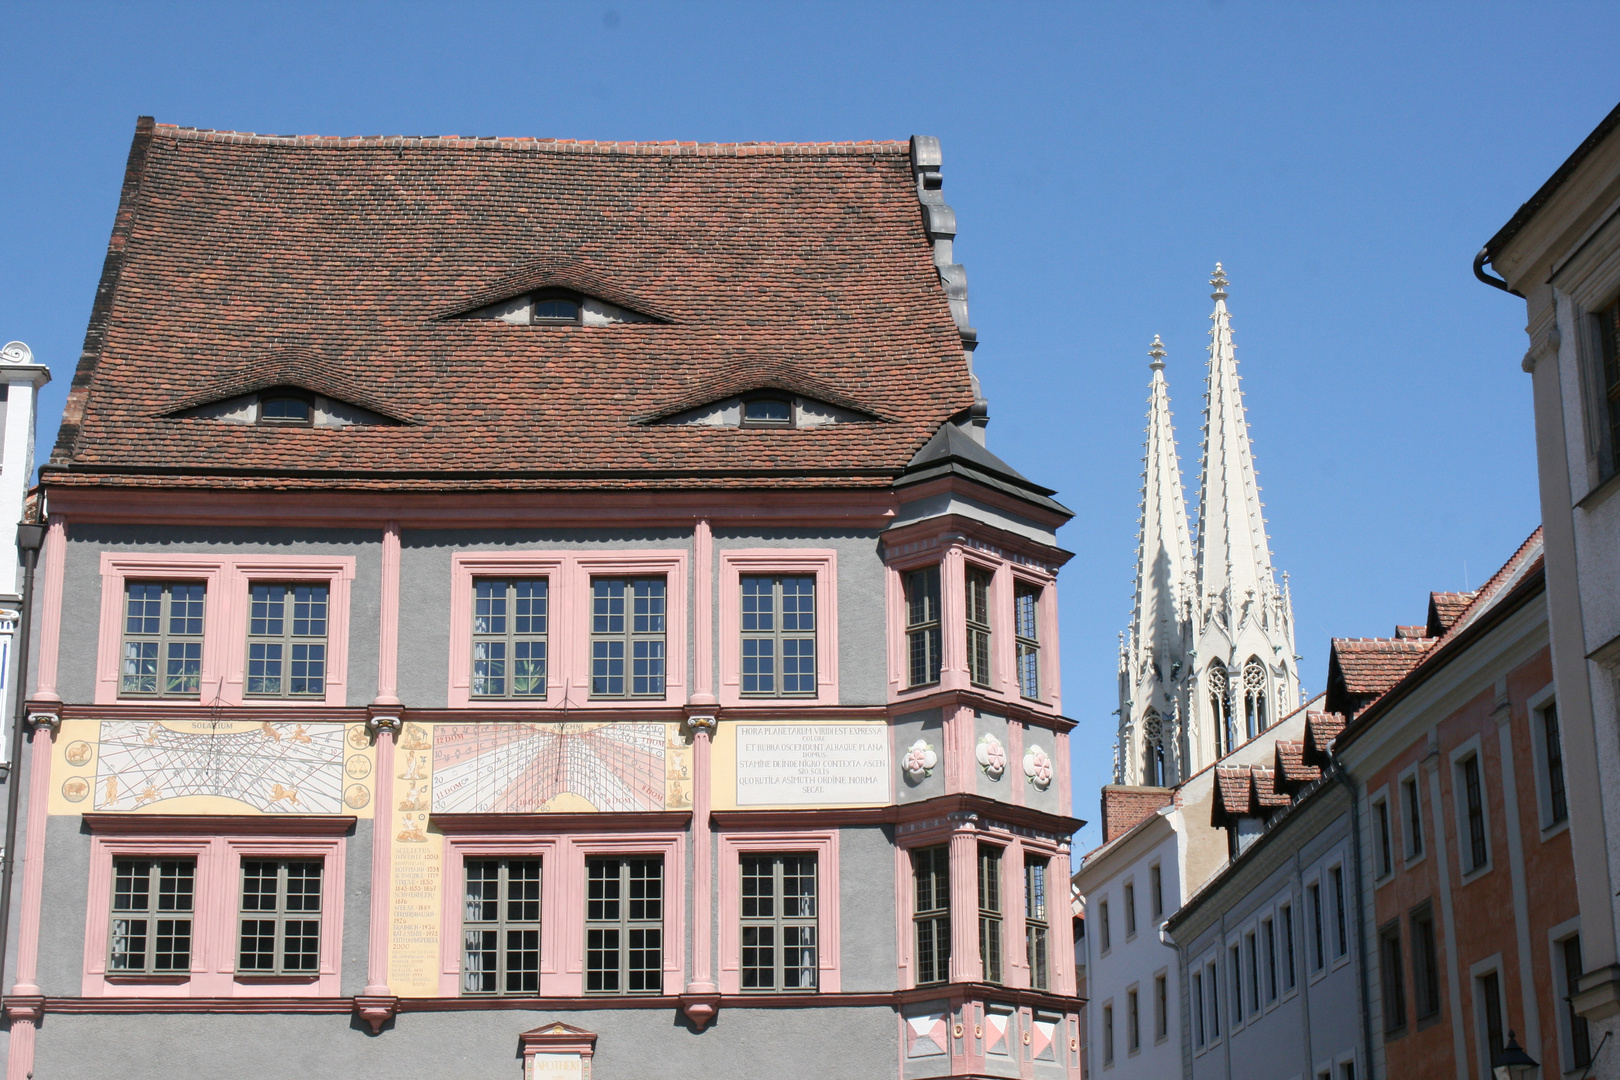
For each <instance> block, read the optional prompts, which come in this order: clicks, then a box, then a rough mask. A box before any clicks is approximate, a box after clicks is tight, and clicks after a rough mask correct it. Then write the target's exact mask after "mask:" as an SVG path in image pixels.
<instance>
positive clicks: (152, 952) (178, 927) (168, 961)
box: [107, 859, 197, 975]
mask: <svg viewBox="0 0 1620 1080" xmlns="http://www.w3.org/2000/svg"><path fill="white" fill-rule="evenodd" d="M196 895H197V861H196V860H195V859H114V860H113V889H112V924H111V927H110V931H111V932H110V933H109V934H108V935H107V941H108V946H109V948H108V955H107V972H108V974H113V975H121V974H135V973H139V974H144V975H173V974H188V973H189V972H190V971H191V919H192V912H193V910H194V908H195V904H196Z"/></svg>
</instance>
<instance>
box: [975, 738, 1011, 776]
mask: <svg viewBox="0 0 1620 1080" xmlns="http://www.w3.org/2000/svg"><path fill="white" fill-rule="evenodd" d="M973 756H974V757H976V758H977V759H978V761H979V768H981V769H983V770H984V775H986V776H988V777H989V778H990V779H992V780H1000V779H1001V778H1002V777H1003V776H1005V775H1006V773H1007V748H1006V747H1005V746H1002V745H1001V740H1000V739H998V738H996V737H995V736H994V735H992V734H990V733H989V732H985V733H984V734H983V735H980V736H979V746H978V749H976V750H975V751H974V752H973Z"/></svg>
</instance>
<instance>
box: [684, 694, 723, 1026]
mask: <svg viewBox="0 0 1620 1080" xmlns="http://www.w3.org/2000/svg"><path fill="white" fill-rule="evenodd" d="M688 724H689V725H690V727H691V729H692V976H691V981H690V982H688V983H687V984H686V993H685V994H684V995H683V1001H682V1007H683V1008H684V1009H685V1011H686V1015H687V1016H689V1017H690V1018H691V1019H692V1022H693V1023H695V1024H696V1025H697V1026H698V1027H699V1029H701V1028H703V1027H705V1026H707V1025H708V1022H709V1021H710V1020H712V1019H713V1018H714V1013H715V1009H716V1008H717V1007H718V1003H719V994H720V988H719V987H718V986H717V985H716V984H715V981H714V950H713V935H712V930H711V928H710V925H709V924H710V920H711V917H712V912H713V911H714V890H713V877H712V874H711V872H710V858H711V855H710V850H709V849H710V843H709V802H710V800H709V751H710V747H711V745H712V743H711V740H710V735H711V733H712V732H713V729H714V718H713V717H708V716H694V717H692V719H691V720H690V721H688Z"/></svg>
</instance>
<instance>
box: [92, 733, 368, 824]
mask: <svg viewBox="0 0 1620 1080" xmlns="http://www.w3.org/2000/svg"><path fill="white" fill-rule="evenodd" d="M187 726H189V727H194V728H195V729H196V730H189V731H181V730H176V729H175V728H173V727H169V726H166V725H164V724H160V723H153V722H150V721H136V720H103V721H102V722H101V734H100V738H99V743H100V745H99V747H98V753H97V766H96V784H95V792H94V795H95V798H94V805H95V808H96V809H97V810H138V809H141V808H142V807H146V806H151V805H153V804H155V803H161V802H163V801H165V800H168V799H179V798H184V797H186V796H190V795H212V796H216V797H220V798H226V799H235V800H237V801H239V802H243V803H246V804H247V805H249V806H251V807H253V808H254V809H256V810H259V811H262V812H264V813H267V814H274V813H283V814H336V813H340V812H342V811H343V782H344V781H343V753H344V746H343V736H344V729H343V726H342V725H340V724H271V723H263V724H247V723H221V724H218V725H212V724H209V723H207V722H205V721H204V722H196V723H195V724H191V725H187Z"/></svg>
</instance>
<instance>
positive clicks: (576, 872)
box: [439, 830, 686, 1000]
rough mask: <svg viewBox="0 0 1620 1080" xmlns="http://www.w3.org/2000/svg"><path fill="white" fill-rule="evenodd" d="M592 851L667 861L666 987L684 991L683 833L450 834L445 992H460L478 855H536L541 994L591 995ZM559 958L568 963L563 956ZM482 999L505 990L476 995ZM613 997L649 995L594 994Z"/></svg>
mask: <svg viewBox="0 0 1620 1080" xmlns="http://www.w3.org/2000/svg"><path fill="white" fill-rule="evenodd" d="M593 855H619V856H635V855H661V856H663V859H664V992H663V994H662V995H658V994H652V995H646V996H649V997H660V996H662V997H668V996H671V995H674V994H679V993H680V991H681V987H682V986H684V985H685V984H684V982H683V980H682V979H681V972H682V970H683V964H684V962H685V953H686V946H685V942H686V922H685V908H684V897H685V895H686V838H685V834H684V833H662V832H660V833H641V834H634V835H625V834H619V833H579V834H561V835H559V834H557V833H541V832H528V831H516V830H514V831H512V832H503V833H495V832H485V831H482V830H480V831H478V832H476V833H474V832H448V831H447V832H446V833H445V839H444V862H443V870H442V872H441V880H440V897H441V899H440V912H441V915H440V932H439V972H440V974H439V993H440V994H441V995H442V996H444V997H460V996H461V944H462V942H461V927H462V909H461V903H462V895H461V890H462V883H463V881H464V879H465V875H466V869H465V868H466V860H467V859H468V858H469V857H471V858H497V857H508V858H534V857H536V856H538V857H539V858H540V859H541V860H542V862H541V868H540V993H539V995H538V996H540V997H584V996H586V994H585V860H586V859H587V858H589V857H591V856H593ZM559 957H560V958H561V962H559ZM469 996H475V997H477V998H484V997H500V996H502V995H485V994H478V995H469ZM590 996H591V997H597V996H600V997H603V998H606V999H609V1000H611V999H613V998H617V997H640V996H642V995H635V994H632V995H622V994H602V995H596V994H592V995H590Z"/></svg>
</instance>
